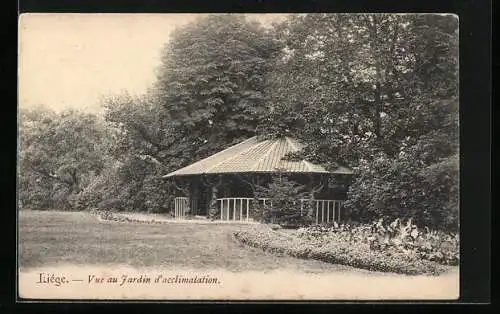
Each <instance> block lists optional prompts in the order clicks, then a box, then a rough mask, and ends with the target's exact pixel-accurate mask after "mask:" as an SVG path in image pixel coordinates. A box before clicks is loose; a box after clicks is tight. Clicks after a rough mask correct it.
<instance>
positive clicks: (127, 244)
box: [19, 211, 363, 273]
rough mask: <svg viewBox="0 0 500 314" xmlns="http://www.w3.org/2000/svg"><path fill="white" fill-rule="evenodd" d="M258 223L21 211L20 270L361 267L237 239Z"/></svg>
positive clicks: (317, 270) (307, 269) (310, 269)
mask: <svg viewBox="0 0 500 314" xmlns="http://www.w3.org/2000/svg"><path fill="white" fill-rule="evenodd" d="M247 228H259V226H258V225H241V224H240V225H232V224H213V225H212V224H190V223H184V224H182V223H172V224H158V225H155V224H144V223H116V222H108V221H100V220H98V219H97V218H95V217H93V216H91V215H89V214H87V213H83V212H53V211H21V212H20V213H19V254H20V258H19V262H20V267H21V268H32V267H40V266H45V265H56V264H73V265H106V264H119V265H129V266H131V267H137V268H141V267H183V268H184V267H187V268H196V269H226V270H229V271H234V272H241V271H245V270H249V271H264V272H266V271H272V270H279V269H285V268H286V269H291V270H294V271H301V272H309V273H321V272H332V271H360V272H363V271H362V270H357V269H354V268H352V267H346V266H342V265H333V264H328V263H323V262H319V261H310V260H300V259H296V258H292V257H287V256H277V255H274V254H271V253H267V252H263V251H262V250H260V249H254V248H249V247H247V246H245V245H242V244H240V243H238V242H237V241H235V240H234V239H233V237H232V234H233V233H234V232H235V231H238V230H246V229H247Z"/></svg>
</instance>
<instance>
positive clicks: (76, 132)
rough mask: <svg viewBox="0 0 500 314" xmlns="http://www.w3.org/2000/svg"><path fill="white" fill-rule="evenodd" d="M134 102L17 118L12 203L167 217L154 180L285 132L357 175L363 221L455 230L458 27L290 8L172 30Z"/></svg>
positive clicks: (440, 20)
mask: <svg viewBox="0 0 500 314" xmlns="http://www.w3.org/2000/svg"><path fill="white" fill-rule="evenodd" d="M157 73H158V74H157V80H156V82H155V84H154V85H153V86H151V88H150V89H149V90H148V92H147V93H145V94H144V95H142V96H140V97H132V96H129V95H127V94H122V95H118V96H113V97H109V98H108V99H106V100H105V102H104V103H103V106H104V108H105V114H104V116H103V117H100V116H94V115H90V114H86V113H81V112H77V111H66V112H62V113H54V112H52V111H50V110H48V109H44V108H43V107H40V108H36V109H32V110H24V109H23V110H20V114H19V115H20V119H19V121H20V124H19V137H20V142H19V143H20V148H19V165H20V177H19V202H20V204H21V206H22V207H28V208H35V209H64V210H80V209H86V208H93V207H103V208H105V207H113V208H117V209H120V210H131V211H148V212H164V211H168V210H169V207H170V204H171V199H170V197H171V195H172V194H173V193H171V192H172V191H173V189H174V187H172V186H169V185H168V184H167V183H166V182H164V181H162V180H161V178H160V177H161V175H163V174H166V173H168V172H170V171H173V170H175V169H177V168H179V167H182V166H185V165H187V164H189V163H191V162H194V161H196V160H199V159H200V158H204V157H207V156H209V155H211V154H213V153H215V152H217V151H219V150H221V149H223V148H225V147H227V146H229V145H231V144H235V143H237V142H239V141H242V140H244V139H246V138H248V137H250V136H253V135H262V136H280V135H289V136H292V137H295V138H298V139H300V140H302V141H303V142H304V143H305V144H307V147H306V148H305V149H304V151H303V152H301V153H300V154H298V155H300V156H301V157H305V158H307V159H308V160H310V161H313V162H321V163H324V164H326V165H327V166H328V167H329V168H331V169H333V168H335V167H336V166H337V165H338V164H339V163H340V164H346V165H349V166H351V167H353V168H354V169H355V172H356V176H355V178H354V182H353V183H352V185H351V187H350V191H349V199H348V201H347V203H346V206H347V207H348V208H349V210H350V212H351V213H353V215H356V216H357V217H358V218H359V219H362V220H363V219H365V220H372V219H374V218H377V217H381V216H389V217H401V218H408V217H414V219H415V221H416V222H417V223H419V224H422V225H428V226H431V227H442V228H448V229H454V228H456V227H458V20H457V18H456V17H454V16H451V15H430V14H429V15H395V14H390V15H387V14H295V15H291V16H290V17H289V18H287V19H286V20H285V21H283V22H280V23H277V24H274V25H272V27H269V28H264V27H262V26H261V25H259V24H258V23H257V22H251V21H249V20H246V19H245V17H244V16H242V15H235V14H222V15H212V16H209V17H207V18H204V19H200V20H198V21H197V22H195V23H192V24H189V25H187V26H185V27H182V28H179V29H178V30H177V31H176V32H175V33H174V35H173V36H172V37H171V38H170V40H169V41H168V43H167V44H166V45H165V47H164V49H163V54H162V59H161V65H160V67H159V68H158V72H157Z"/></svg>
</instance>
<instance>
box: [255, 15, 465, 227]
mask: <svg viewBox="0 0 500 314" xmlns="http://www.w3.org/2000/svg"><path fill="white" fill-rule="evenodd" d="M457 22H458V20H457V18H456V17H454V16H451V15H393V14H357V15H353V14H298V15H294V16H292V17H291V18H290V19H289V20H288V21H286V22H285V23H283V24H282V25H280V26H279V27H277V28H276V33H277V37H278V38H279V39H280V40H281V41H282V43H283V44H284V45H285V48H284V50H283V55H282V58H281V59H280V64H279V66H277V67H275V68H273V71H272V72H271V73H270V76H271V77H272V79H271V80H270V82H271V83H272V84H271V85H269V88H268V94H269V98H270V101H269V102H268V110H269V112H270V115H269V117H268V118H267V119H265V120H264V121H263V123H262V127H263V128H262V130H263V131H264V132H270V133H273V134H277V135H281V134H290V135H292V136H295V137H297V138H299V139H302V141H303V142H304V143H307V144H308V146H307V147H306V148H305V149H304V151H303V152H302V156H304V157H306V158H308V159H309V160H311V161H316V162H321V163H325V164H326V165H327V166H328V167H329V168H335V167H336V166H337V165H338V163H344V164H348V165H350V166H351V167H353V168H354V169H355V170H356V177H355V180H354V182H353V184H352V186H351V188H350V191H349V195H348V199H349V201H348V202H347V203H346V207H347V208H348V209H349V210H350V211H351V213H352V214H358V215H357V218H360V219H367V220H369V219H374V218H377V217H392V218H397V217H405V218H406V217H414V219H415V222H416V223H418V224H419V225H422V226H425V225H428V226H429V227H445V228H449V229H456V228H457V226H458V219H457V217H458V215H457V208H458V189H457V188H458V23H457Z"/></svg>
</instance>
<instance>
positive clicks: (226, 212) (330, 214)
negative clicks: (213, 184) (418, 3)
mask: <svg viewBox="0 0 500 314" xmlns="http://www.w3.org/2000/svg"><path fill="white" fill-rule="evenodd" d="M255 201H256V199H254V198H249V197H226V198H218V199H217V206H218V208H219V213H220V219H221V220H223V221H250V220H251V219H252V217H251V216H250V208H251V203H253V202H255ZM257 201H258V202H259V203H260V204H262V205H267V204H269V205H270V206H272V201H271V200H270V199H268V198H259V199H257ZM309 202H311V206H312V211H313V216H314V217H315V219H316V223H317V224H321V223H328V222H333V221H340V218H341V217H340V209H341V207H342V203H343V201H340V200H319V199H313V200H310V199H301V200H300V213H301V214H306V213H305V212H304V211H305V210H306V206H305V204H307V203H309Z"/></svg>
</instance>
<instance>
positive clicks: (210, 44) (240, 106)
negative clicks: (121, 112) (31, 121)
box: [155, 14, 279, 163]
mask: <svg viewBox="0 0 500 314" xmlns="http://www.w3.org/2000/svg"><path fill="white" fill-rule="evenodd" d="M278 52H279V46H278V42H277V41H275V40H274V39H273V37H272V35H271V34H270V33H269V32H268V31H267V30H266V29H264V28H262V27H261V26H260V25H259V24H258V23H255V22H250V21H248V20H246V19H245V17H244V16H243V15H238V14H222V15H212V16H209V17H207V18H203V19H200V20H199V21H197V22H195V23H193V24H190V25H188V26H186V27H183V28H180V29H178V30H176V32H175V33H174V35H173V36H172V38H171V40H170V41H169V42H168V44H167V45H166V47H165V49H164V51H163V58H162V64H161V66H160V68H159V71H158V80H157V83H156V85H155V91H156V97H157V98H156V99H157V100H158V101H160V102H161V103H162V104H163V106H164V108H165V116H164V119H165V121H168V124H169V125H170V126H171V127H172V128H173V129H175V132H174V133H173V134H172V135H173V136H174V137H175V142H176V143H177V144H176V145H173V146H171V147H170V153H171V154H173V155H177V156H181V159H184V163H188V162H191V161H193V160H195V159H198V158H201V157H206V156H208V155H210V154H212V153H214V152H216V151H218V150H220V149H221V148H223V147H225V146H227V145H229V144H232V143H235V142H237V141H240V140H242V139H244V138H247V137H249V136H252V135H254V134H255V129H256V127H257V123H258V119H259V118H260V117H261V116H262V115H263V114H265V111H264V109H265V107H264V102H265V100H266V95H265V93H264V90H265V86H266V83H267V73H268V71H269V69H270V67H271V66H272V65H273V62H274V59H275V56H276V55H277V54H278Z"/></svg>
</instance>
